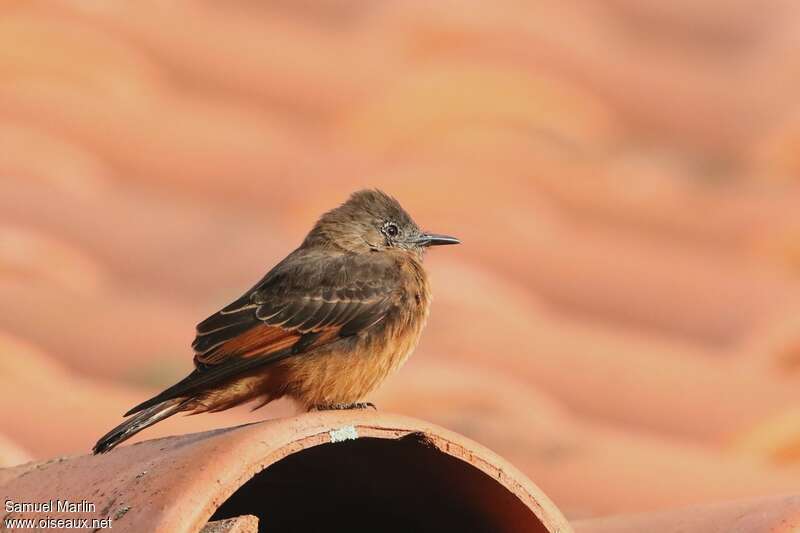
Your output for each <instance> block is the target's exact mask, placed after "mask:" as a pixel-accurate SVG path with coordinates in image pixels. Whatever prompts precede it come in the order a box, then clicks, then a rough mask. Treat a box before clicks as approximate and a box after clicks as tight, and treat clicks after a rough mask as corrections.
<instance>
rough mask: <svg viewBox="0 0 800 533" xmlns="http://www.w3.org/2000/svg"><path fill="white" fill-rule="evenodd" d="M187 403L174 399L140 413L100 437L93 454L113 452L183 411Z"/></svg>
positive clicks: (182, 399) (180, 399)
mask: <svg viewBox="0 0 800 533" xmlns="http://www.w3.org/2000/svg"><path fill="white" fill-rule="evenodd" d="M186 402H187V400H186V398H172V399H170V400H165V401H163V402H161V403H158V404H156V405H154V406H152V407H148V408H147V409H144V410H142V411H139V412H138V413H136V414H135V415H132V416H131V417H130V418H129V419H127V420H126V421H125V422H123V423H122V424H120V425H118V426H117V427H115V428H114V429H112V430H111V431H109V432H108V433H106V434H105V435H103V436H102V437H100V440H98V441H97V444H95V445H94V448H92V453H94V454H95V455H97V454H99V453H105V452H107V451H109V450H111V449H112V448H114V447H115V446H116V445H117V444H119V443H120V442H123V441H125V440H128V439H129V438H131V437H133V436H134V435H136V434H137V433H139V432H140V431H141V430H143V429H145V428H148V427H150V426H152V425H153V424H155V423H156V422H160V421H162V420H164V419H165V418H168V417H170V416H172V415H174V414H175V413H177V412H180V411H182V410H183V407H184V405H185V404H186Z"/></svg>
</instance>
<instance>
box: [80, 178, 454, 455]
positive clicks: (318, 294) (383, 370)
mask: <svg viewBox="0 0 800 533" xmlns="http://www.w3.org/2000/svg"><path fill="white" fill-rule="evenodd" d="M458 242H459V241H458V240H457V239H455V238H453V237H447V236H444V235H435V234H429V233H424V232H422V231H421V230H420V229H419V228H418V227H417V225H416V224H415V223H414V221H413V220H412V219H411V217H410V216H409V215H408V214H407V213H406V212H405V211H404V210H403V208H402V207H400V204H399V203H398V202H397V201H396V200H395V199H394V198H392V197H390V196H388V195H386V194H384V193H382V192H380V191H374V190H366V191H359V192H357V193H355V194H353V195H352V196H351V197H350V199H349V200H348V201H347V202H345V203H344V204H343V205H341V206H339V207H337V208H336V209H334V210H332V211H329V212H328V213H325V214H324V215H323V216H322V217H321V218H320V220H319V221H318V222H317V224H316V225H315V226H314V228H313V229H312V230H311V232H309V234H308V236H307V237H306V238H305V240H304V241H303V243H302V244H301V246H300V247H299V248H297V249H296V250H295V251H293V252H292V253H291V254H289V255H288V256H287V257H286V258H285V259H284V260H283V261H281V262H280V263H278V264H277V265H276V266H275V267H274V268H273V269H272V270H270V271H269V273H267V275H266V276H264V278H262V279H261V281H259V282H258V283H257V284H256V285H255V286H254V287H253V288H251V289H250V290H249V291H247V292H246V293H245V294H244V295H243V296H241V297H240V298H239V299H237V300H236V301H235V302H233V303H231V304H230V305H228V306H226V307H224V308H223V309H221V310H220V311H218V312H217V313H215V314H213V315H211V316H210V317H208V318H207V319H206V320H204V321H203V322H201V323H200V324H198V326H197V336H196V338H195V340H194V343H193V344H192V347H193V348H194V351H195V355H194V363H195V370H194V371H193V372H192V373H191V374H189V375H188V376H186V377H185V378H184V379H183V380H181V381H179V382H178V383H176V384H175V385H173V386H172V387H169V388H168V389H166V390H164V391H163V392H161V393H160V394H158V395H157V396H155V397H154V398H151V399H149V400H147V401H146V402H143V403H141V404H139V405H137V406H136V407H134V408H133V409H131V410H130V411H128V412H127V413H126V414H125V416H127V417H130V418H128V419H127V420H126V421H125V422H123V423H122V424H120V425H119V426H117V427H116V428H114V429H112V430H111V431H110V432H109V433H108V434H106V435H104V436H103V437H102V438H101V439H100V440H99V441H98V442H97V444H96V445H95V447H94V449H93V451H94V453H103V452H105V451H108V450H110V449H111V448H113V447H114V446H116V445H117V444H119V443H120V442H122V441H124V440H126V439H128V438H130V437H131V436H133V435H135V434H136V433H138V432H139V431H141V430H142V429H144V428H146V427H149V426H151V425H153V424H155V423H156V422H159V421H161V420H163V419H165V418H167V417H169V416H172V415H173V414H175V413H179V412H189V413H202V412H206V411H221V410H223V409H228V408H229V407H233V406H235V405H239V404H241V403H244V402H248V401H251V400H256V401H258V402H259V403H258V404H257V405H256V407H261V406H263V405H265V404H267V403H269V402H271V401H272V400H275V399H277V398H281V397H283V396H288V397H291V398H294V399H295V400H296V401H298V402H299V403H300V404H302V405H303V406H304V407H305V408H306V409H314V408H315V409H339V408H353V407H362V406H363V405H365V404H360V403H358V402H359V401H360V400H362V399H363V398H364V397H365V396H366V395H367V394H368V393H369V392H370V391H372V390H373V389H375V388H376V387H377V386H378V385H379V384H380V383H381V381H383V379H384V378H385V377H386V376H387V375H388V374H389V373H391V372H392V371H393V370H395V369H396V368H397V367H399V366H400V365H401V364H402V363H403V362H404V361H405V359H406V358H407V357H408V355H409V354H410V353H411V352H412V351H413V350H414V347H415V346H416V344H417V341H418V340H419V336H420V333H421V332H422V328H423V326H424V325H425V320H426V319H427V316H428V307H429V305H430V301H431V295H430V289H429V286H428V281H427V276H426V274H425V271H424V269H423V267H422V257H423V254H424V251H425V249H426V248H427V247H428V246H432V245H440V244H456V243H458Z"/></svg>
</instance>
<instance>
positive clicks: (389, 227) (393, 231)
mask: <svg viewBox="0 0 800 533" xmlns="http://www.w3.org/2000/svg"><path fill="white" fill-rule="evenodd" d="M383 232H384V233H385V234H386V235H387V236H389V237H397V235H398V234H399V233H400V228H398V227H397V224H395V223H394V222H389V223H388V224H386V226H384V227H383Z"/></svg>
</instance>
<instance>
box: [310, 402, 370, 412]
mask: <svg viewBox="0 0 800 533" xmlns="http://www.w3.org/2000/svg"><path fill="white" fill-rule="evenodd" d="M370 407H371V408H372V409H375V410H376V411H377V410H378V408H377V407H375V404H374V403H372V402H358V403H334V404H331V405H315V406H314V407H312V409H313V410H314V411H343V410H347V409H369V408H370Z"/></svg>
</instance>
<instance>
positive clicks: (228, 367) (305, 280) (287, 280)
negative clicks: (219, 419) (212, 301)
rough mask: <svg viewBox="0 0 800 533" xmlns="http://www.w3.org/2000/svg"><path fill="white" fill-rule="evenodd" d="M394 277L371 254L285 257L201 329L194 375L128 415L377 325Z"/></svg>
mask: <svg viewBox="0 0 800 533" xmlns="http://www.w3.org/2000/svg"><path fill="white" fill-rule="evenodd" d="M391 273H392V269H391V268H390V264H389V263H387V262H385V261H381V260H380V259H379V258H378V257H376V256H374V255H369V256H366V257H362V256H358V255H343V256H334V257H327V256H324V255H319V256H313V255H312V256H310V257H302V256H300V257H294V258H293V257H292V256H290V257H289V258H287V260H285V261H284V262H282V263H281V264H279V265H278V266H276V267H275V268H274V269H273V270H272V271H271V272H270V273H269V274H267V276H266V277H265V278H264V279H263V280H262V281H261V282H259V284H257V285H256V286H255V287H253V288H252V289H251V290H249V291H248V292H247V293H245V294H244V295H243V296H242V297H241V298H239V299H238V300H236V301H235V302H233V303H232V304H230V305H228V306H227V307H225V308H223V309H221V310H220V311H218V312H217V313H215V314H213V315H212V316H210V317H209V318H207V319H206V320H204V321H203V322H201V323H200V324H198V326H197V336H196V338H195V340H194V342H193V343H192V347H193V348H194V350H195V356H194V362H195V366H196V369H195V371H194V372H192V373H191V374H190V375H189V376H187V377H186V378H184V379H183V380H182V381H180V382H178V383H176V384H175V385H173V386H172V387H170V388H168V389H166V390H165V391H163V392H162V393H160V394H159V395H157V396H156V397H154V398H152V399H150V400H148V401H146V402H144V403H142V404H140V405H137V406H136V407H134V408H133V409H131V410H130V411H129V412H128V413H127V414H133V413H135V412H137V411H140V410H142V409H146V408H148V407H149V406H151V405H155V404H156V403H159V402H162V401H165V400H168V399H171V398H177V397H180V396H185V395H188V394H192V393H196V392H199V391H201V390H204V389H207V388H208V387H210V386H213V385H216V384H219V383H222V382H223V381H225V380H228V379H230V378H232V377H235V376H236V375H239V374H241V373H242V372H244V371H247V370H250V369H253V368H256V367H259V366H263V365H267V364H271V363H274V362H276V361H279V360H281V359H284V358H286V357H289V356H293V355H299V354H303V353H307V352H309V351H311V350H313V349H315V348H318V347H320V346H323V345H325V344H328V343H331V342H334V341H336V340H338V339H341V338H343V337H348V336H352V335H355V334H357V333H359V332H361V331H363V330H365V329H367V328H369V327H371V326H373V325H375V324H377V323H378V322H380V321H381V320H383V319H384V318H385V317H386V315H387V313H388V312H389V311H390V310H391V308H392V306H393V305H395V303H396V298H397V291H396V290H395V289H394V287H396V284H394V283H391V282H392V278H393V276H392V275H391Z"/></svg>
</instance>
